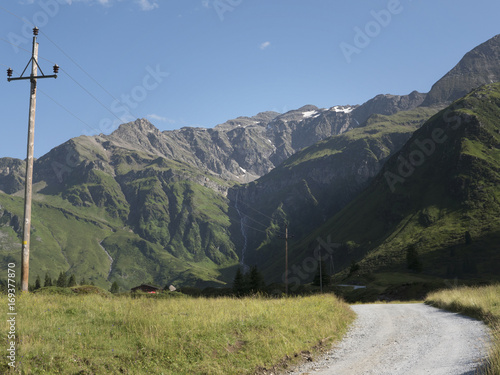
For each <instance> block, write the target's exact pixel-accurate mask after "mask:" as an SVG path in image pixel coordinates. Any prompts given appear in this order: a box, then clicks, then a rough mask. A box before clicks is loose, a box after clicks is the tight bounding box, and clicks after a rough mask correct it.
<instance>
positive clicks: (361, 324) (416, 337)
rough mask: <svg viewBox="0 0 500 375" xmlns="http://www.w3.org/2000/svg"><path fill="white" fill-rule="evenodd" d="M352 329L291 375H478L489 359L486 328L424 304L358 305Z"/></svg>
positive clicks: (470, 320)
mask: <svg viewBox="0 0 500 375" xmlns="http://www.w3.org/2000/svg"><path fill="white" fill-rule="evenodd" d="M352 308H353V310H354V311H355V312H356V313H357V314H358V317H357V320H356V321H355V323H354V325H353V327H352V328H351V330H350V331H349V333H348V334H347V336H346V337H345V338H344V340H343V341H342V342H341V343H340V344H338V345H337V347H336V348H335V349H334V350H332V351H331V352H329V353H328V354H327V355H326V356H325V357H324V358H321V359H319V360H317V361H315V362H312V363H308V364H306V365H304V366H301V367H299V368H297V369H295V371H294V372H290V374H311V375H331V374H339V375H358V374H384V375H393V374H405V375H418V374H431V375H451V374H454V375H458V374H460V375H466V374H467V375H468V374H471V375H472V374H474V372H475V369H476V368H477V367H478V366H479V364H480V361H481V359H483V358H485V357H486V354H487V345H488V340H489V339H488V329H487V328H486V326H485V325H484V324H483V323H481V322H479V321H477V320H474V319H470V318H468V317H465V316H463V315H459V314H455V313H450V312H446V311H443V310H440V309H436V308H433V307H430V306H426V305H424V304H387V305H386V304H380V305H356V306H353V307H352Z"/></svg>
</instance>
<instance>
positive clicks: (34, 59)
mask: <svg viewBox="0 0 500 375" xmlns="http://www.w3.org/2000/svg"><path fill="white" fill-rule="evenodd" d="M37 35H38V28H36V27H35V28H34V29H33V49H32V55H31V59H30V61H29V62H28V64H27V65H26V67H25V68H24V70H23V72H22V74H21V76H20V77H17V78H12V69H11V68H9V69H7V80H8V81H9V82H10V81H15V80H22V79H29V80H30V82H31V87H30V112H29V121H28V150H27V156H26V179H25V193H24V222H23V243H22V254H21V259H22V261H21V263H22V268H21V290H22V291H23V292H27V291H28V280H29V261H30V234H31V233H30V232H31V198H32V192H33V158H34V151H35V110H36V83H37V79H38V78H57V74H53V75H48V76H46V75H44V74H43V71H42V69H41V68H40V66H39V65H38V43H37V41H36V37H37ZM30 64H31V75H30V76H29V77H23V74H24V72H25V71H26V69H27V68H28V66H29V65H30ZM39 68H40V73H41V74H42V75H41V76H39V75H38V69H39ZM58 71H59V67H58V66H57V65H54V73H57V72H58Z"/></svg>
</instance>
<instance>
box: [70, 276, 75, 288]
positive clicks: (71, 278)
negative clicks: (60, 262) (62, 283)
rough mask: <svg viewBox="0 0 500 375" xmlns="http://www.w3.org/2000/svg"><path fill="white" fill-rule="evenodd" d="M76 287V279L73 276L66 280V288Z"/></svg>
mask: <svg viewBox="0 0 500 375" xmlns="http://www.w3.org/2000/svg"><path fill="white" fill-rule="evenodd" d="M75 285H76V277H75V275H74V274H72V275H71V277H70V278H69V280H68V286H69V287H72V286H75Z"/></svg>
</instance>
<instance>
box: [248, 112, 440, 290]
mask: <svg viewBox="0 0 500 375" xmlns="http://www.w3.org/2000/svg"><path fill="white" fill-rule="evenodd" d="M437 111H438V110H437V109H429V108H417V109H415V110H411V111H405V112H399V113H397V114H394V115H391V116H384V115H373V116H372V117H370V118H369V119H368V121H367V123H366V124H365V126H363V127H359V128H355V129H352V130H350V131H348V132H346V133H344V134H342V135H339V136H335V137H331V138H328V139H326V140H324V141H321V142H318V143H317V144H315V145H313V146H310V147H307V148H305V149H303V150H302V151H300V152H298V153H297V154H295V155H293V156H292V157H290V158H289V159H288V160H287V161H285V162H284V163H283V164H282V165H280V166H279V167H277V168H276V169H274V170H273V171H271V172H270V173H269V174H267V175H265V176H263V177H262V178H260V179H259V180H257V181H255V182H253V183H251V184H248V185H247V186H243V187H242V188H240V189H238V190H239V197H240V198H239V206H240V209H241V211H242V212H243V213H244V215H245V216H248V217H249V218H248V219H247V221H246V224H248V228H246V231H247V233H248V237H249V243H248V254H247V259H248V262H249V264H254V263H255V264H260V265H262V267H263V269H264V270H265V271H266V273H267V274H268V275H270V277H272V278H274V279H275V280H276V281H281V273H282V271H278V269H275V268H274V264H275V262H277V263H278V264H279V267H281V263H282V261H281V259H282V257H283V249H284V244H283V240H282V239H279V238H278V235H279V234H283V231H284V225H283V222H284V221H286V222H288V223H289V228H290V233H293V235H294V236H295V237H294V240H293V241H298V240H300V239H301V238H303V237H305V236H307V235H308V234H309V233H310V232H311V231H313V230H314V229H315V228H317V227H319V226H321V225H322V224H324V222H325V219H326V218H328V217H330V216H332V215H333V214H334V213H336V212H338V211H339V210H340V209H341V208H342V207H344V206H345V205H346V204H347V203H348V202H349V201H350V200H351V199H353V198H354V197H355V196H356V194H358V193H359V192H360V191H361V190H362V189H363V188H364V187H365V186H366V184H367V183H368V182H369V181H370V179H371V178H373V177H374V176H375V175H376V174H377V173H378V171H379V170H380V168H381V167H382V165H383V164H384V163H385V162H386V160H387V158H388V157H389V156H390V155H391V154H393V153H394V152H396V151H397V150H399V149H400V148H401V147H402V146H403V145H404V144H405V142H406V141H407V140H408V139H409V138H410V137H411V135H412V133H413V132H414V131H415V130H416V129H418V128H419V127H420V126H421V125H422V124H423V123H424V122H425V121H426V120H427V119H429V118H430V117H431V116H432V115H434V114H435V113H436V112H437ZM262 214H265V215H266V216H267V217H266V216H264V215H262ZM270 218H272V219H273V220H271V219H270ZM262 224H264V225H267V226H264V225H262ZM255 229H257V230H255ZM262 232H265V233H262ZM280 232H281V233H280ZM279 267H278V268H279ZM279 269H280V268H279ZM311 277H312V276H311Z"/></svg>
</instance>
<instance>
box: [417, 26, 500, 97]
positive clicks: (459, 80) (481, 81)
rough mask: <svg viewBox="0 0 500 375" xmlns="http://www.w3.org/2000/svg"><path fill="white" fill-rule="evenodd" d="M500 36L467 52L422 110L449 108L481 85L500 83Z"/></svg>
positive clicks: (432, 93) (431, 94) (438, 83)
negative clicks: (439, 106)
mask: <svg viewBox="0 0 500 375" xmlns="http://www.w3.org/2000/svg"><path fill="white" fill-rule="evenodd" d="M499 60H500V34H499V35H497V36H495V37H493V38H491V39H490V40H488V41H486V42H485V43H483V44H481V45H479V46H478V47H476V48H474V49H473V50H471V51H470V52H468V53H467V54H466V55H465V56H464V57H463V58H462V60H460V62H459V63H458V64H457V65H456V66H455V67H454V68H453V69H452V70H450V71H449V72H448V73H447V74H446V75H445V76H444V77H443V78H441V79H440V80H439V81H437V82H436V83H435V84H434V85H433V86H432V89H431V91H429V94H428V95H427V97H426V99H425V100H424V102H423V103H422V105H423V106H432V105H443V104H449V103H451V102H453V101H454V100H457V99H458V98H461V97H462V96H464V95H465V94H467V93H468V92H470V91H471V90H472V89H475V88H477V87H479V86H481V85H486V84H490V83H493V82H499V81H500V65H499V64H498V61H499Z"/></svg>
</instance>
